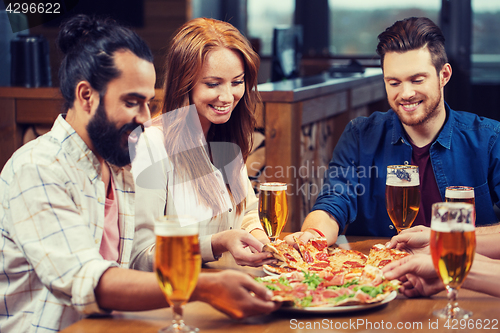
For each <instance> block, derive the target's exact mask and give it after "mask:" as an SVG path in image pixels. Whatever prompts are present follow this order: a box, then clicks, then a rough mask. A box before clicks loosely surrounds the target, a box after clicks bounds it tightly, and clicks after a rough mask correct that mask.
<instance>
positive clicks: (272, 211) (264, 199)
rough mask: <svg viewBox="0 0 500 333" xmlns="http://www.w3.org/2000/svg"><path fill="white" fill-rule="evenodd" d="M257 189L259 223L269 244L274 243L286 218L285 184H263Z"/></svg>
mask: <svg viewBox="0 0 500 333" xmlns="http://www.w3.org/2000/svg"><path fill="white" fill-rule="evenodd" d="M259 189H260V194H259V219H260V223H261V224H262V227H263V228H264V231H265V232H266V233H267V236H268V237H269V239H271V242H274V241H275V240H276V238H277V237H279V235H280V233H281V231H282V230H283V227H284V226H285V224H286V221H287V218H288V202H287V194H286V189H287V184H286V183H263V184H261V185H260V187H259Z"/></svg>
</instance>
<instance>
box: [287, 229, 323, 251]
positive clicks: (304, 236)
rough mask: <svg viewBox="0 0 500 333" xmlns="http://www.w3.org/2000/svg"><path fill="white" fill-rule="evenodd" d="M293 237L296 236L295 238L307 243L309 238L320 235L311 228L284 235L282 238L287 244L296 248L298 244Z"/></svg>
mask: <svg viewBox="0 0 500 333" xmlns="http://www.w3.org/2000/svg"><path fill="white" fill-rule="evenodd" d="M294 237H296V238H297V239H299V240H301V241H302V242H304V243H307V241H308V240H310V239H311V238H316V237H320V236H319V235H317V234H316V233H315V232H314V231H313V230H311V231H309V230H307V231H298V232H294V233H293V234H290V235H288V236H286V237H285V238H283V240H284V241H286V242H287V243H288V244H290V245H292V246H294V247H295V248H296V249H298V245H297V243H296V242H295V239H294Z"/></svg>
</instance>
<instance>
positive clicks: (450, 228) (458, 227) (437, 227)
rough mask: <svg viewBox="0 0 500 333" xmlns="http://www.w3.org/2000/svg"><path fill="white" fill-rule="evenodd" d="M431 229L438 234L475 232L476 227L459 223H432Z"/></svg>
mask: <svg viewBox="0 0 500 333" xmlns="http://www.w3.org/2000/svg"><path fill="white" fill-rule="evenodd" d="M431 229H432V230H434V231H438V232H466V231H474V230H475V227H474V224H471V223H457V222H455V221H449V222H440V221H432V222H431Z"/></svg>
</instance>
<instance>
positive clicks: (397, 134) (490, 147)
mask: <svg viewBox="0 0 500 333" xmlns="http://www.w3.org/2000/svg"><path fill="white" fill-rule="evenodd" d="M445 107H446V114H447V118H446V122H445V124H444V126H443V128H442V129H441V132H440V133H439V135H438V137H437V139H436V140H435V141H434V142H433V143H432V145H431V148H430V150H429V153H430V158H431V163H432V168H433V170H434V176H435V177H436V183H437V185H438V187H439V191H440V193H441V197H442V198H443V201H444V196H445V190H446V187H447V186H452V185H464V186H472V187H474V195H475V200H476V211H477V213H476V214H477V216H476V225H485V224H491V223H496V222H497V218H496V216H495V213H494V211H493V204H497V203H498V202H499V197H500V143H498V141H497V139H498V134H499V132H500V123H499V122H497V121H495V120H491V119H487V118H482V117H479V116H477V115H475V114H472V113H467V112H460V111H453V110H451V109H450V108H449V106H448V105H445ZM411 155H412V147H411V145H410V143H409V142H408V139H407V137H406V134H405V132H404V130H403V126H402V125H401V122H400V121H399V118H398V117H397V115H396V113H394V111H393V110H389V111H388V112H375V113H373V114H372V115H371V116H370V117H359V118H356V119H354V120H352V121H351V122H350V123H349V124H348V125H347V127H346V129H345V130H344V133H343V134H342V136H341V137H340V139H339V142H338V144H337V146H336V147H335V150H334V151H333V157H332V160H331V161H330V164H329V168H328V171H327V173H326V174H325V181H324V184H323V187H322V189H321V193H320V195H319V197H318V199H317V200H316V203H315V204H314V206H313V208H312V210H324V211H326V212H328V213H330V214H331V215H332V216H333V217H334V218H335V219H336V220H337V221H338V223H339V226H340V230H341V231H342V230H343V229H344V228H345V226H346V224H347V223H349V227H348V229H347V235H372V236H379V237H390V236H393V235H395V234H396V231H395V229H394V228H393V226H392V223H391V220H390V219H389V215H388V214H387V211H386V207H385V180H386V172H387V166H388V165H394V164H404V162H405V161H408V163H410V161H411ZM421 195H425V193H422V194H421Z"/></svg>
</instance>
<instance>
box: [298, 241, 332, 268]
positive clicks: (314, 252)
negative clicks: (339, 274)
mask: <svg viewBox="0 0 500 333" xmlns="http://www.w3.org/2000/svg"><path fill="white" fill-rule="evenodd" d="M294 239H295V242H296V243H297V245H298V247H299V252H300V255H301V256H302V258H303V259H304V262H305V263H306V264H307V265H308V269H309V270H310V271H322V270H324V269H326V268H328V267H330V257H329V255H328V243H327V242H326V238H324V237H318V238H312V239H310V240H309V241H308V242H307V243H304V242H302V241H301V240H299V239H298V238H297V237H294Z"/></svg>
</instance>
